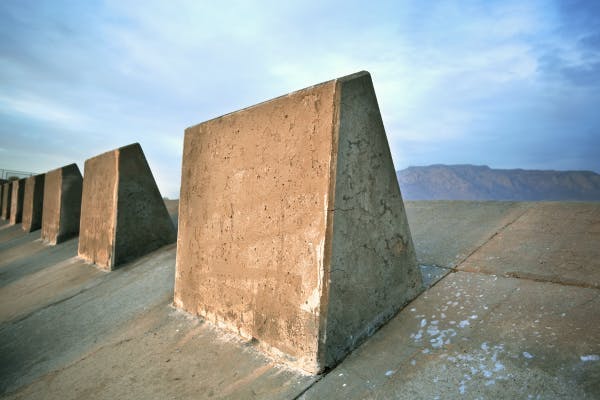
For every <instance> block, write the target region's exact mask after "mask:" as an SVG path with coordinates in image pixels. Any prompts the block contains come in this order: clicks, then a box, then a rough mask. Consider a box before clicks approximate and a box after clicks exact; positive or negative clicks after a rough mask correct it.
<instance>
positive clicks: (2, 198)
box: [0, 179, 8, 219]
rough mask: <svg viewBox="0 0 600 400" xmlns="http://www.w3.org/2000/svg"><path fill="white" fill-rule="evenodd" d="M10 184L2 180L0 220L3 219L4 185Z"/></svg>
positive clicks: (0, 182)
mask: <svg viewBox="0 0 600 400" xmlns="http://www.w3.org/2000/svg"><path fill="white" fill-rule="evenodd" d="M5 183H8V181H7V180H5V179H0V219H1V218H2V206H3V204H4V184H5Z"/></svg>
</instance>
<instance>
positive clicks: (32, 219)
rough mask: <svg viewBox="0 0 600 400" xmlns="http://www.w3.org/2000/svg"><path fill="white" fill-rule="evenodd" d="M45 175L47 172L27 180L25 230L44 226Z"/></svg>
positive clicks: (24, 200)
mask: <svg viewBox="0 0 600 400" xmlns="http://www.w3.org/2000/svg"><path fill="white" fill-rule="evenodd" d="M45 177H46V175H45V174H40V175H36V176H32V177H29V178H27V179H26V180H25V194H24V196H23V225H22V228H23V230H24V231H25V232H33V231H36V230H38V229H40V228H41V227H42V208H43V203H44V178H45Z"/></svg>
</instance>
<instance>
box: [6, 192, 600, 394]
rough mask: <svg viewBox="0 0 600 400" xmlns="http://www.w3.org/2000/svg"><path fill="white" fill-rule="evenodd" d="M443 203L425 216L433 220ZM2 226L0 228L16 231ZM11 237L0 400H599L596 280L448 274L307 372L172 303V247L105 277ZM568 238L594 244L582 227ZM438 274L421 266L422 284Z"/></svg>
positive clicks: (67, 255) (567, 217)
mask: <svg viewBox="0 0 600 400" xmlns="http://www.w3.org/2000/svg"><path fill="white" fill-rule="evenodd" d="M413 206H419V204H418V202H417V203H413ZM444 206H445V205H444V202H439V204H438V207H439V209H435V208H432V209H431V212H432V214H433V215H444V212H443V208H444ZM455 206H456V205H452V204H451V205H449V208H450V209H454V207H455ZM535 206H536V204H527V207H529V208H531V207H533V208H532V209H534V208H535ZM410 207H411V204H408V205H407V209H408V212H409V213H410V212H411V211H410ZM467 209H468V207H467V206H466V205H465V208H463V210H467ZM569 209H570V208H569V207H565V208H553V210H554V211H553V212H554V213H558V214H562V216H563V217H562V218H560V217H559V216H557V217H556V218H555V219H556V220H557V221H559V222H560V221H562V222H560V223H561V224H564V225H566V226H570V225H572V221H573V219H576V218H578V216H577V215H579V213H572V212H570V211H569ZM472 210H474V213H475V214H477V213H478V212H477V209H476V208H472ZM580 211H581V210H580ZM537 213H538V211H536V212H535V213H534V214H533V216H536V215H537ZM462 215H463V217H464V218H466V219H467V220H470V219H471V218H472V217H470V216H469V214H468V212H466V211H465V212H464V213H463V214H462ZM525 217H526V216H524V218H525ZM530 217H531V216H530ZM449 218H450V217H449ZM517 222H518V221H517ZM580 223H584V221H583V222H582V221H580ZM6 224H7V222H6V221H2V222H0V235H2V232H4V231H7V230H10V229H13V228H19V227H18V226H14V225H13V226H7V225H6ZM458 226H463V227H464V228H465V229H467V230H468V229H470V228H469V226H470V224H468V223H467V224H465V225H458ZM511 226H512V225H508V227H506V228H505V230H504V231H503V230H500V231H499V232H497V234H496V235H495V236H494V237H493V238H491V240H490V242H491V241H493V240H494V238H496V237H498V236H500V234H502V233H505V231H508V230H509V229H510V227H511ZM579 226H581V227H582V230H583V229H584V227H585V226H586V225H585V223H584V224H583V225H579ZM594 227H595V225H591V226H588V228H586V229H589V230H593V228H594ZM417 228H418V227H417V226H415V227H414V229H413V232H414V234H415V235H418V234H419V232H418V229H417ZM427 229H429V228H427ZM545 229H548V227H547V226H545ZM18 232H19V233H20V235H21V236H20V237H17V238H13V239H10V240H8V241H6V242H2V241H1V240H0V304H4V302H5V301H9V302H12V303H11V305H9V306H7V307H4V308H2V306H0V311H1V312H2V314H0V315H2V318H4V319H3V320H2V321H3V322H1V323H0V388H2V389H1V391H2V392H3V394H4V395H3V398H10V399H37V398H40V399H42V398H44V399H45V398H49V399H58V398H61V399H62V398H67V399H69V398H92V399H104V398H111V399H112V398H130V399H153V398H156V399H164V398H177V399H185V398H215V397H217V398H261V399H262V398H296V397H297V396H299V395H300V394H301V393H304V398H344V399H345V398H349V399H352V398H361V399H362V398H369V399H388V398H399V399H403V398H407V399H408V398H410V399H420V398H428V399H435V398H440V399H446V398H466V399H476V398H499V399H503V398H506V399H514V398H525V399H527V398H532V399H535V398H540V399H541V398H552V399H554V398H558V399H561V398H564V399H572V398H577V399H579V398H581V399H596V398H599V397H600V387H599V384H598V382H600V343H598V340H597V338H598V337H600V332H599V329H600V316H599V313H600V304H598V303H599V302H600V290H599V289H597V288H586V287H580V286H574V285H571V284H561V283H549V282H540V281H535V280H531V279H526V278H523V277H520V278H510V277H509V278H505V277H501V276H497V275H496V276H494V275H489V274H485V273H479V272H460V271H459V272H452V273H450V274H449V275H447V276H445V277H444V278H443V279H441V280H439V281H438V282H437V283H435V284H434V285H433V286H432V287H431V288H430V289H429V290H428V291H426V292H425V293H423V294H422V295H421V296H419V297H418V298H417V299H415V300H414V301H413V302H412V303H411V304H410V305H409V306H407V307H406V308H404V309H403V311H401V312H400V313H399V314H397V315H396V317H394V318H393V319H391V320H390V322H389V323H388V324H386V325H385V326H384V327H383V328H382V329H380V330H379V331H378V332H377V333H375V335H373V336H372V337H371V338H370V339H369V340H368V341H367V342H366V343H365V344H363V345H362V346H360V347H358V348H357V349H356V350H355V351H354V352H353V353H352V354H351V355H349V356H348V357H347V358H346V359H345V360H344V361H343V362H342V363H341V364H340V365H338V367H337V368H335V369H333V370H331V371H327V373H326V374H325V375H324V376H323V377H321V376H319V377H316V378H315V377H310V376H306V375H303V374H301V373H298V372H295V371H291V370H288V369H286V368H283V367H281V366H279V365H276V364H274V362H273V361H272V360H270V359H267V358H265V357H264V356H263V355H261V353H260V352H258V351H256V346H257V344H256V343H255V342H253V341H249V342H244V341H240V340H239V339H236V338H235V335H230V334H224V333H223V332H222V331H221V330H217V329H214V328H212V327H211V324H209V323H207V322H205V323H202V321H201V320H198V319H196V318H191V317H189V316H187V315H185V314H183V313H181V312H178V311H175V310H173V309H172V308H171V307H170V306H169V304H170V301H171V299H172V296H173V283H174V275H175V249H174V246H170V247H167V248H162V249H160V250H158V251H156V252H155V253H152V254H150V255H148V256H145V257H143V258H142V259H140V260H138V261H136V262H135V263H131V264H129V265H127V266H125V267H124V268H121V269H119V270H117V271H115V272H112V273H110V274H108V273H103V272H102V271H101V270H99V269H97V268H93V267H91V266H89V265H83V264H81V261H77V260H76V259H73V258H72V256H73V254H74V252H75V248H76V240H72V241H68V242H66V243H64V244H62V245H59V246H44V245H43V243H41V242H40V241H39V240H38V238H39V231H38V232H33V233H29V234H27V233H25V232H23V231H22V230H21V229H18ZM428 232H429V234H428V235H427V236H426V235H423V236H422V237H423V238H425V237H427V238H428V240H429V241H430V242H429V243H425V246H426V248H435V247H436V245H435V243H436V242H439V243H440V244H441V245H446V243H448V241H447V235H448V234H447V232H446V227H445V225H444V224H440V229H439V230H438V231H436V230H435V229H430V230H429V231H428ZM561 232H563V231H558V232H557V233H556V234H557V235H560V234H561ZM468 234H469V232H461V231H455V235H456V236H464V235H468ZM473 237H475V236H473ZM573 240H576V241H592V242H593V241H595V240H596V238H595V236H593V235H589V234H587V233H586V232H584V231H582V232H580V234H579V235H578V236H574V239H573ZM2 246H5V247H2ZM465 246H472V244H468V243H466V242H465ZM480 247H481V246H480ZM483 247H485V246H483ZM457 248H458V247H453V246H450V245H449V246H448V247H447V249H449V250H452V249H457ZM583 248H585V247H583ZM579 249H581V248H579ZM417 252H419V248H417ZM421 254H422V253H421ZM477 254H478V253H477V252H474V253H473V256H477ZM576 254H579V255H578V257H588V256H590V254H591V253H589V252H586V251H579V250H578V253H576ZM442 256H443V255H442ZM45 261H48V262H47V263H44V262H45ZM468 261H469V259H468V258H467V260H466V261H465V264H467V263H468ZM449 270H450V269H449V268H439V267H435V266H424V267H422V271H423V275H424V278H426V281H428V282H430V283H429V284H431V282H435V279H438V277H439V275H438V273H441V274H443V273H446V272H447V271H449ZM567 272H568V271H567ZM92 274H95V275H92ZM428 274H430V275H431V276H428ZM432 279H433V280H432ZM71 282H72V284H71ZM18 285H20V288H21V290H17V287H18ZM85 285H89V286H87V287H86V286H85ZM83 287H86V288H85V290H80V291H77V288H83ZM5 291H10V293H9V292H5ZM11 297H12V299H11ZM19 299H22V304H20V302H19ZM11 310H12V311H11ZM11 312H16V313H15V314H10V313H11ZM340 374H341V375H340ZM317 380H318V383H316V384H315V382H316V381H317ZM344 385H345V386H344ZM7 389H8V390H9V392H5V391H6V390H7Z"/></svg>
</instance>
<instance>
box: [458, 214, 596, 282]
mask: <svg viewBox="0 0 600 400" xmlns="http://www.w3.org/2000/svg"><path fill="white" fill-rule="evenodd" d="M582 238H585V239H584V240H582ZM460 270H462V271H473V272H485V273H491V274H497V275H503V276H510V277H520V278H521V277H522V278H528V279H533V280H540V281H549V282H561V283H563V284H570V285H575V286H584V287H595V288H600V205H599V203H541V204H539V205H536V206H535V207H532V206H530V207H529V208H528V209H527V211H526V212H524V213H522V215H521V216H520V217H519V218H517V219H515V220H514V221H512V222H511V223H510V224H509V225H508V226H506V228H505V229H503V230H502V231H501V232H499V233H498V234H497V235H495V236H494V238H493V239H492V240H490V241H488V242H487V243H485V245H483V246H482V247H480V248H478V249H477V251H475V252H474V253H473V254H472V255H471V257H469V260H468V262H464V263H463V264H462V265H461V266H460Z"/></svg>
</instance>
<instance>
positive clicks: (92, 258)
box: [78, 143, 176, 270]
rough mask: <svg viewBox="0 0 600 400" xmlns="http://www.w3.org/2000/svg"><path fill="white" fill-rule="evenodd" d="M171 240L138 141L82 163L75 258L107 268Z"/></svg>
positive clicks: (166, 217) (168, 222)
mask: <svg viewBox="0 0 600 400" xmlns="http://www.w3.org/2000/svg"><path fill="white" fill-rule="evenodd" d="M175 239H176V234H175V228H174V227H173V224H172V222H171V219H170V217H169V214H168V212H167V209H166V207H165V205H164V201H163V200H162V197H161V196H160V192H159V190H158V188H157V186H156V182H155V181H154V177H153V176H152V172H151V171H150V168H149V166H148V163H147V162H146V158H145V157H144V153H143V151H142V148H141V147H140V145H139V144H137V143H136V144H133V145H130V146H125V147H122V148H119V149H117V150H114V151H110V152H107V153H104V154H101V155H99V156H96V157H93V158H90V159H89V160H87V161H86V162H85V180H84V182H83V197H82V204H81V224H80V231H79V251H78V253H79V256H80V257H82V258H84V259H85V260H87V261H88V262H91V263H95V264H97V265H98V266H100V267H102V268H104V269H108V270H112V269H114V268H115V267H117V266H118V265H119V264H122V263H124V262H126V261H128V260H131V259H134V258H137V257H139V256H141V255H143V254H146V253H148V252H150V251H152V250H155V249H157V248H159V247H161V246H164V245H166V244H169V243H172V242H174V241H175Z"/></svg>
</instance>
